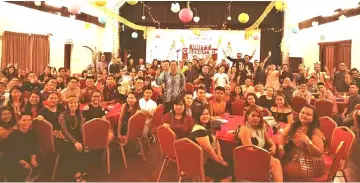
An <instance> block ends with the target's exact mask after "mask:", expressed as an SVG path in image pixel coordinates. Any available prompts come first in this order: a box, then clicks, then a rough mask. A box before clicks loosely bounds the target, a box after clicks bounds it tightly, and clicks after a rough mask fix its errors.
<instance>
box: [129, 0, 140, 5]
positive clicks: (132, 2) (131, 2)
mask: <svg viewBox="0 0 360 183" xmlns="http://www.w3.org/2000/svg"><path fill="white" fill-rule="evenodd" d="M126 2H127V3H128V4H130V5H135V4H137V3H138V1H126Z"/></svg>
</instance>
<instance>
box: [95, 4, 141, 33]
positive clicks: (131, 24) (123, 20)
mask: <svg viewBox="0 0 360 183" xmlns="http://www.w3.org/2000/svg"><path fill="white" fill-rule="evenodd" d="M92 5H93V6H94V7H95V8H96V9H98V10H100V11H103V12H104V13H106V14H107V15H109V16H110V17H111V18H113V19H115V20H117V21H118V22H120V23H123V24H124V25H126V26H128V27H130V28H132V29H134V30H141V31H143V32H144V39H146V36H147V33H146V26H141V25H136V24H134V23H132V22H130V21H129V20H127V19H125V18H124V17H121V16H119V15H117V14H116V13H114V12H113V10H111V9H109V8H107V7H98V6H96V5H95V4H93V3H92Z"/></svg>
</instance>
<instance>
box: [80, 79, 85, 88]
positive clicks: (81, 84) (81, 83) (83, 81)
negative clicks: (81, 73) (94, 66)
mask: <svg viewBox="0 0 360 183" xmlns="http://www.w3.org/2000/svg"><path fill="white" fill-rule="evenodd" d="M79 83H80V89H83V88H86V80H85V79H80V80H79Z"/></svg>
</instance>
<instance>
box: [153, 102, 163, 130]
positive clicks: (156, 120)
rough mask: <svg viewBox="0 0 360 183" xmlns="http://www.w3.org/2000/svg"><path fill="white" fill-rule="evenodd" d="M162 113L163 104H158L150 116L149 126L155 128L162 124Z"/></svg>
mask: <svg viewBox="0 0 360 183" xmlns="http://www.w3.org/2000/svg"><path fill="white" fill-rule="evenodd" d="M163 115H164V105H163V104H160V105H159V106H158V107H157V108H156V110H155V112H154V114H153V117H152V120H151V126H152V127H153V128H157V127H158V126H161V125H162V117H163Z"/></svg>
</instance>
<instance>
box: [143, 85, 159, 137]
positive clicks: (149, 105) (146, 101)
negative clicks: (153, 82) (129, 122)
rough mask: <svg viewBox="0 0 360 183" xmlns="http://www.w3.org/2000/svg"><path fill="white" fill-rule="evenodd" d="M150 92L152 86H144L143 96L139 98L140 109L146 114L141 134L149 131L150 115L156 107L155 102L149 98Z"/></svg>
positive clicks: (144, 134)
mask: <svg viewBox="0 0 360 183" xmlns="http://www.w3.org/2000/svg"><path fill="white" fill-rule="evenodd" d="M152 93H153V90H152V88H151V87H146V88H145V89H144V97H143V98H141V99H140V100H139V105H140V109H141V111H142V112H144V113H145V114H146V123H145V126H144V131H143V136H146V135H147V134H148V133H149V131H150V127H151V120H152V116H153V114H154V112H155V110H156V108H157V104H156V102H155V101H153V100H152V99H151V96H152Z"/></svg>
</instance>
